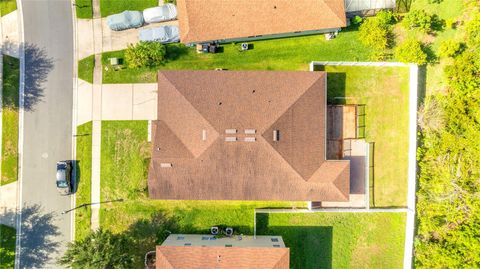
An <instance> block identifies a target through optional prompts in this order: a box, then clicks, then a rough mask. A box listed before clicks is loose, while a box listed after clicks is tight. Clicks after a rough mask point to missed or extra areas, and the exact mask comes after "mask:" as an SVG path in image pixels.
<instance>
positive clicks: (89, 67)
mask: <svg viewBox="0 0 480 269" xmlns="http://www.w3.org/2000/svg"><path fill="white" fill-rule="evenodd" d="M94 67H95V55H90V56H88V57H85V58H83V59H81V60H80V61H78V78H80V79H83V80H85V81H87V82H90V83H92V84H93V69H94Z"/></svg>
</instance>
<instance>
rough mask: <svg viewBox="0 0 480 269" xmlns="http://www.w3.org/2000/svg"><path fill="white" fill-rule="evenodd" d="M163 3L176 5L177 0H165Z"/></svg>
mask: <svg viewBox="0 0 480 269" xmlns="http://www.w3.org/2000/svg"><path fill="white" fill-rule="evenodd" d="M163 3H164V4H174V5H176V4H177V0H163Z"/></svg>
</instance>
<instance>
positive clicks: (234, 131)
mask: <svg viewBox="0 0 480 269" xmlns="http://www.w3.org/2000/svg"><path fill="white" fill-rule="evenodd" d="M225 133H226V134H236V133H237V129H225Z"/></svg>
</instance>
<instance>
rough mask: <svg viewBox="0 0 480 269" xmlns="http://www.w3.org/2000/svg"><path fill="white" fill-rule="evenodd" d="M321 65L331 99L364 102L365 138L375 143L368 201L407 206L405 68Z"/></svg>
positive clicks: (407, 83)
mask: <svg viewBox="0 0 480 269" xmlns="http://www.w3.org/2000/svg"><path fill="white" fill-rule="evenodd" d="M320 69H321V68H320ZM324 69H325V71H327V72H328V82H327V83H328V100H329V102H330V103H353V104H365V105H366V106H365V108H366V116H365V121H366V128H365V130H366V131H365V138H366V140H367V141H368V142H372V143H373V144H374V145H373V150H372V151H371V154H373V166H374V167H373V171H371V172H370V175H371V176H373V180H372V181H371V182H370V186H371V187H373V192H372V191H371V197H370V203H371V205H372V206H375V207H391V206H393V207H399V206H406V198H407V172H408V97H409V70H408V68H407V67H358V66H353V67H352V66H326V67H325V68H324ZM336 97H337V98H336ZM338 97H340V99H339V98H338Z"/></svg>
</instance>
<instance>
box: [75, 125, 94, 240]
mask: <svg viewBox="0 0 480 269" xmlns="http://www.w3.org/2000/svg"><path fill="white" fill-rule="evenodd" d="M76 161H77V164H76V167H77V181H78V189H77V192H76V195H75V199H76V200H75V203H76V206H80V205H83V204H89V203H90V201H91V200H90V197H91V175H92V122H88V123H85V124H82V125H80V126H78V127H77V160H76ZM90 217H91V209H90V206H86V207H81V208H79V209H77V210H75V239H82V238H84V237H85V236H86V235H87V234H88V232H89V231H90Z"/></svg>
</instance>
